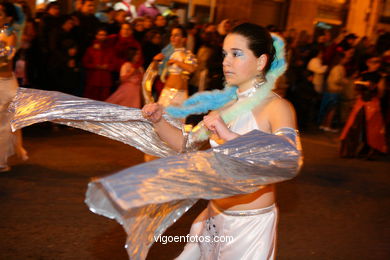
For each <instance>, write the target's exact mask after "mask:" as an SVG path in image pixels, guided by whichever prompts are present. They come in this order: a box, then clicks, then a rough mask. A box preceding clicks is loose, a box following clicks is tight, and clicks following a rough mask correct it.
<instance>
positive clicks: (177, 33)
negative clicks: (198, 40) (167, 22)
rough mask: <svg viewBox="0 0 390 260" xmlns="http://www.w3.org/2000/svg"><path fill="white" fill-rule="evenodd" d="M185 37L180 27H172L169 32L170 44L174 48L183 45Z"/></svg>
mask: <svg viewBox="0 0 390 260" xmlns="http://www.w3.org/2000/svg"><path fill="white" fill-rule="evenodd" d="M185 39H186V38H184V37H183V35H182V33H181V30H180V29H177V28H176V29H173V30H172V32H171V38H170V40H171V44H172V46H173V47H175V48H180V47H183V46H184V43H185Z"/></svg>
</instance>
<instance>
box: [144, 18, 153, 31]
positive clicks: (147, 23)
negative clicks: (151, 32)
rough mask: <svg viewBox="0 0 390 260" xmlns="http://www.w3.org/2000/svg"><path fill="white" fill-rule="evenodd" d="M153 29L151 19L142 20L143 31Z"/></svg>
mask: <svg viewBox="0 0 390 260" xmlns="http://www.w3.org/2000/svg"><path fill="white" fill-rule="evenodd" d="M152 27H153V20H152V19H149V18H146V19H145V20H144V28H145V29H150V28H152Z"/></svg>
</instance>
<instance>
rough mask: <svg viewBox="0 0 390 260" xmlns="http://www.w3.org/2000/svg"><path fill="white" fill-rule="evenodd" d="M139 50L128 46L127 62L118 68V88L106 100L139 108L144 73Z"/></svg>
mask: <svg viewBox="0 0 390 260" xmlns="http://www.w3.org/2000/svg"><path fill="white" fill-rule="evenodd" d="M140 59H141V51H140V50H139V49H137V48H130V49H129V53H128V57H127V62H125V63H123V65H122V67H121V70H120V81H121V84H120V86H119V88H118V89H117V90H116V91H115V92H114V93H113V94H112V95H111V96H110V97H109V98H108V99H107V100H106V102H109V103H113V104H117V105H121V106H127V107H135V108H141V83H142V77H143V74H144V70H143V68H142V67H141V66H140Z"/></svg>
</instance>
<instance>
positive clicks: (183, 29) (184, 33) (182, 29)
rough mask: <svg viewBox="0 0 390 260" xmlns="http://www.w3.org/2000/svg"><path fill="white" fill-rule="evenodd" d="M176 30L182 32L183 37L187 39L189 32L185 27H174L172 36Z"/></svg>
mask: <svg viewBox="0 0 390 260" xmlns="http://www.w3.org/2000/svg"><path fill="white" fill-rule="evenodd" d="M174 29H178V30H180V32H181V36H182V37H184V38H187V30H186V29H185V28H184V27H183V26H181V25H176V26H173V27H172V28H171V34H172V31H173V30H174Z"/></svg>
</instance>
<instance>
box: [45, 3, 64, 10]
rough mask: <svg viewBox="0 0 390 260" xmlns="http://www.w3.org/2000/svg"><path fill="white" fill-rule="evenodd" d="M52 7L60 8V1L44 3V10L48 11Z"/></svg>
mask: <svg viewBox="0 0 390 260" xmlns="http://www.w3.org/2000/svg"><path fill="white" fill-rule="evenodd" d="M52 7H58V8H60V3H59V2H57V1H54V2H50V3H48V4H47V5H46V8H45V11H46V12H47V11H49V10H50V8H52Z"/></svg>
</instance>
